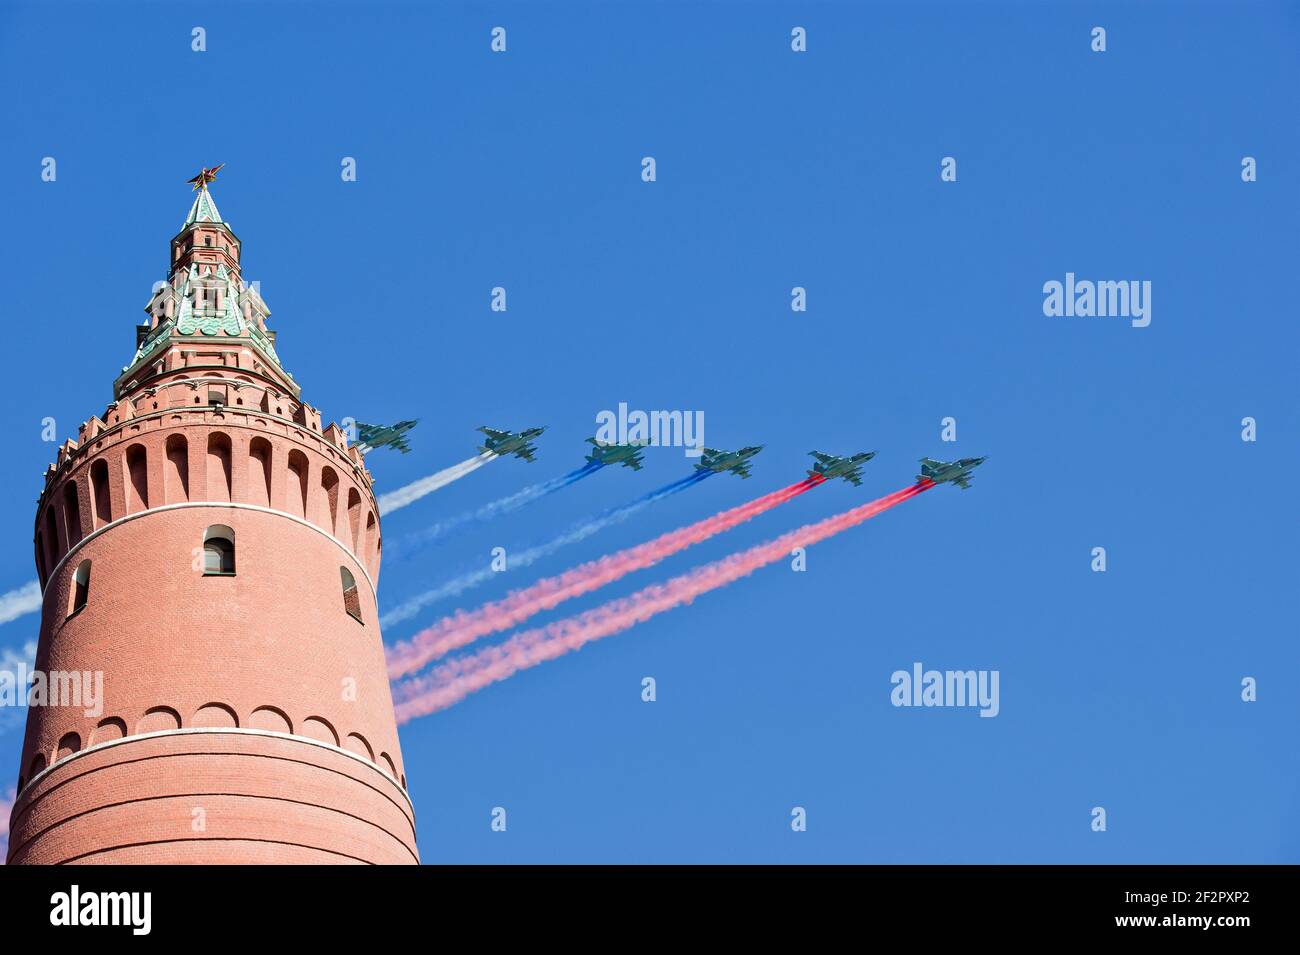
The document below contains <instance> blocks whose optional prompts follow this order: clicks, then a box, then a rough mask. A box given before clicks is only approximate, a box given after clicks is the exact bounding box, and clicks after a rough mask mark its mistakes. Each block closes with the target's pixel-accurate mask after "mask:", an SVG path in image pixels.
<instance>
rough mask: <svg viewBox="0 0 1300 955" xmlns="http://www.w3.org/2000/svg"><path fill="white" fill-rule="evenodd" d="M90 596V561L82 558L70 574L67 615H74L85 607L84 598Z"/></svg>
mask: <svg viewBox="0 0 1300 955" xmlns="http://www.w3.org/2000/svg"><path fill="white" fill-rule="evenodd" d="M89 597H90V561H88V560H83V561H82V562H81V563H80V564H78V565H77V572H76V573H75V574H73V575H72V606H71V607H70V608H69V609H68V616H69V617H75V616H76V615H77V614H79V613H81V611H83V610H85V609H86V600H87V599H89Z"/></svg>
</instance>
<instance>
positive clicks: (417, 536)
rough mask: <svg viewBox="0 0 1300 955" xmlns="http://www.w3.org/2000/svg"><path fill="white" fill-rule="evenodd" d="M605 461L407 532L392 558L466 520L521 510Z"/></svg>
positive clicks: (391, 549) (393, 545)
mask: <svg viewBox="0 0 1300 955" xmlns="http://www.w3.org/2000/svg"><path fill="white" fill-rule="evenodd" d="M603 466H604V465H601V464H587V465H585V466H583V467H580V468H578V469H576V470H574V471H570V472H569V473H568V474H561V475H560V476H559V477H553V478H551V479H550V480H549V481H540V482H538V483H537V484H530V485H529V486H528V487H526V488H524V489H523V490H520V491H515V493H513V494H508V495H506V496H505V497H502V498H498V499H497V500H495V501H490V502H488V503H487V504H484V505H482V506H481V507H479V508H477V509H476V510H473V511H466V512H465V513H463V514H457V515H456V516H455V517H448V518H446V519H445V520H441V521H439V522H438V523H436V524H433V525H431V526H429V527H426V528H425V529H424V530H422V531H415V532H413V533H410V534H405V535H403V536H402V537H401V538H400V539H399V540H397V541H395V542H393V543H391V544H390V545H389V549H388V552H387V553H388V556H389V558H390V559H391V558H392V556H393V554H395V553H398V552H401V553H403V554H404V553H406V552H407V551H409V550H415V549H418V548H420V547H422V546H424V545H425V544H428V543H430V542H431V541H435V540H437V539H438V538H439V537H442V536H444V535H445V534H448V533H450V532H451V531H452V530H454V529H455V528H457V527H460V526H461V525H462V524H468V523H469V522H470V521H490V520H492V519H493V518H494V517H500V516H501V515H502V514H509V513H510V512H511V511H517V510H519V509H520V508H521V507H523V506H524V505H526V504H529V503H531V502H533V501H535V500H537V499H538V498H540V497H544V496H546V495H547V494H551V493H554V492H555V491H558V490H560V489H561V488H565V487H568V486H569V485H570V484H573V483H575V482H576V481H580V480H582V479H583V478H585V477H587V476H588V475H590V474H595V473H596V472H597V471H599V470H600V469H601V468H602V467H603Z"/></svg>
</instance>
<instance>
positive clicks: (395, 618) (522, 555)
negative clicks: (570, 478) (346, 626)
mask: <svg viewBox="0 0 1300 955" xmlns="http://www.w3.org/2000/svg"><path fill="white" fill-rule="evenodd" d="M712 474H713V472H712V471H695V472H692V473H691V474H688V475H687V476H686V477H684V478H679V479H678V480H676V481H673V482H672V483H671V484H665V485H664V486H663V487H661V488H658V489H656V490H653V491H649V492H647V493H645V494H642V495H641V496H640V497H638V498H636V499H635V500H632V501H629V502H628V503H626V504H621V505H619V506H618V507H612V508H610V509H609V510H607V511H604V512H602V513H600V514H597V515H596V516H595V517H593V518H590V519H589V520H586V521H584V522H583V523H581V524H578V525H575V526H574V527H572V528H570V529H569V530H568V531H565V532H564V533H563V534H561V535H560V536H559V537H554V538H552V539H551V540H549V541H547V542H546V543H544V544H538V545H537V546H536V547H530V548H528V549H527V550H523V551H519V552H518V553H514V554H509V555H508V556H507V558H506V560H507V567H508V568H509V569H510V570H516V569H518V568H520V567H527V566H528V565H529V564H532V563H535V562H537V561H539V560H541V559H542V558H543V557H546V556H547V555H548V554H553V553H555V552H556V551H557V550H559V549H560V548H562V547H567V546H569V545H570V544H576V543H578V541H581V540H585V539H586V538H588V537H590V536H591V535H592V534H595V533H596V532H597V531H600V530H603V529H604V528H606V527H609V526H611V525H613V524H619V523H621V522H623V521H625V520H627V519H628V518H629V517H631V516H632V515H633V514H635V513H636V512H637V511H639V510H641V509H642V508H644V507H646V506H647V505H650V504H653V503H654V502H655V501H660V500H663V499H664V498H666V497H671V496H672V495H674V494H677V493H679V492H681V491H684V490H686V489H687V488H688V487H692V486H694V485H696V484H699V483H700V482H701V481H703V480H704V479H705V478H707V477H709V476H710V475H712ZM496 575H497V572H496V571H494V570H492V568H491V567H490V566H488V567H481V568H479V569H478V570H473V571H467V572H466V573H463V574H461V575H460V576H458V577H453V578H452V579H451V580H448V581H446V582H444V583H442V584H439V585H438V586H437V587H434V588H433V589H432V590H426V591H425V592H424V593H422V594H419V595H418V596H415V597H412V598H410V599H409V600H406V601H404V602H402V603H400V604H398V605H397V606H396V607H394V608H393V609H392V610H390V611H388V612H387V613H385V614H383V615H382V616H381V617H380V618H379V625H380V626H381V627H386V626H388V625H390V624H394V623H400V622H402V621H403V620H409V619H411V618H412V617H414V616H415V615H416V614H417V613H419V612H420V611H421V610H423V609H424V608H425V607H427V606H429V605H430V604H434V603H437V602H438V601H439V600H446V599H447V598H448V597H456V596H459V595H460V594H463V593H464V592H465V591H467V590H470V589H471V588H474V587H477V586H478V585H479V584H482V583H484V582H486V581H487V580H489V579H491V578H492V577H495V576H496Z"/></svg>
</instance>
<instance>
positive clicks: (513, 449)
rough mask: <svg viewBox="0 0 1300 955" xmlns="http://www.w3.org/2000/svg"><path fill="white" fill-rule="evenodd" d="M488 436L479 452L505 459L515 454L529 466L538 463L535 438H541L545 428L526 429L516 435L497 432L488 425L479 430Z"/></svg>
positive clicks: (511, 432)
mask: <svg viewBox="0 0 1300 955" xmlns="http://www.w3.org/2000/svg"><path fill="white" fill-rule="evenodd" d="M477 430H479V431H482V432H483V433H484V434H485V435H487V439H486V440H485V441H484V442H483V444H482V445H480V446H479V451H480V452H482V453H484V454H497V455H500V456H502V457H505V456H506V455H508V454H513V455H514V456H515V457H519V458H523V459H524V460H525V461H527V462H528V463H529V464H531V463H532V462H534V461H536V460H537V459H536V458H535V457H533V455H534V454H536V453H537V448H536V447H535V446H534V445H533V443H532V441H533V438H536V437H539V436H540V435H541V433H542V432H543V431H545V430H546V429H545V428H526V429H525V430H523V431H520V432H519V433H518V434H516V433H515V432H514V431H497V430H496V429H495V428H489V427H487V426H486V425H484V426H483V427H481V428H479V429H477Z"/></svg>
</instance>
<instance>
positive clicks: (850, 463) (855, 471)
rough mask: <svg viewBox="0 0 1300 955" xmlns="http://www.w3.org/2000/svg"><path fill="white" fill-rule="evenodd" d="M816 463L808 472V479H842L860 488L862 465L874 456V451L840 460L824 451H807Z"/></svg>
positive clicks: (863, 452)
mask: <svg viewBox="0 0 1300 955" xmlns="http://www.w3.org/2000/svg"><path fill="white" fill-rule="evenodd" d="M808 453H809V454H811V455H812V456H813V457H814V458H815V459H816V461H817V463H816V464H814V465H813V466H812V470H811V471H809V472H808V476H809V477H822V478H824V479H825V480H827V481H830V480H833V479H834V478H844V480H846V481H848V482H849V483H850V484H852V485H853V486H854V487H861V486H862V465H864V464H866V463H867V462H868V461H870V460H871V459H872V458H874V457H875V456H876V452H875V451H862V452H859V453H858V454H855V455H853V456H852V457H847V458H841V457H837V456H835V455H834V454H827V453H826V452H825V451H809V452H808Z"/></svg>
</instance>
